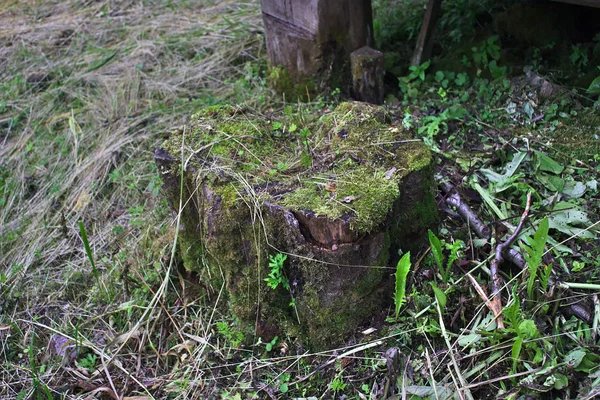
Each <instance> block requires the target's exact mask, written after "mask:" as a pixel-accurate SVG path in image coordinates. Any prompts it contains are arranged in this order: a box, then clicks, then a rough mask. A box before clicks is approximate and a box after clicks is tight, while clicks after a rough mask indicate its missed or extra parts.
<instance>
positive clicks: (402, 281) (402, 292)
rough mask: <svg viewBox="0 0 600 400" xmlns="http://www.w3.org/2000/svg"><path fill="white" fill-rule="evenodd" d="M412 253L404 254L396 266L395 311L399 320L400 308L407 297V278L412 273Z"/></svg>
mask: <svg viewBox="0 0 600 400" xmlns="http://www.w3.org/2000/svg"><path fill="white" fill-rule="evenodd" d="M410 266H411V263H410V252H408V253H406V254H404V255H403V256H402V258H401V259H400V261H398V264H397V265H396V286H395V290H394V309H395V316H396V319H398V315H399V314H400V308H401V307H402V304H404V301H405V296H406V277H407V276H408V272H409V271H410Z"/></svg>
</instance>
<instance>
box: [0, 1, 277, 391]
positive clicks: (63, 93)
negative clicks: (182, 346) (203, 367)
mask: <svg viewBox="0 0 600 400" xmlns="http://www.w3.org/2000/svg"><path fill="white" fill-rule="evenodd" d="M0 10H2V11H0V71H1V72H0V80H1V82H2V86H1V89H0V202H1V203H0V205H1V207H0V272H1V273H2V276H1V280H0V282H1V283H0V285H1V287H0V292H1V294H2V298H1V300H0V328H2V329H1V330H0V343H1V344H2V346H0V349H1V350H0V354H1V355H2V358H3V359H4V360H3V362H6V364H5V368H0V381H1V382H3V384H0V397H3V398H4V397H7V398H14V397H16V396H17V395H18V394H19V393H21V396H23V395H25V394H26V395H27V396H34V397H35V396H39V395H41V394H42V393H43V391H44V390H45V389H44V388H45V387H47V388H49V390H50V391H51V392H53V393H54V391H55V390H58V389H60V388H61V387H64V386H65V385H67V384H68V385H71V387H72V388H73V390H75V389H76V388H77V387H78V386H77V385H79V386H80V387H79V388H78V389H77V390H79V391H82V392H86V391H91V390H95V389H98V388H100V387H104V384H106V387H107V388H109V389H110V390H113V391H114V390H116V391H117V392H118V393H120V394H121V395H122V394H126V393H128V392H142V393H143V392H144V391H145V389H144V388H143V387H142V386H144V387H145V384H144V385H142V386H140V384H139V383H135V380H134V378H127V375H128V374H130V373H131V372H130V371H135V372H136V376H138V377H143V376H148V377H149V376H152V377H153V379H155V382H154V383H153V384H152V385H154V386H152V385H148V387H151V386H152V387H155V389H153V390H154V391H155V393H158V392H157V390H158V386H161V385H162V381H161V380H160V379H159V378H157V377H158V376H160V375H161V374H164V373H170V372H172V371H173V370H172V367H173V365H172V364H171V362H170V361H169V360H168V359H169V357H166V359H167V361H165V363H166V364H162V363H161V360H162V359H163V358H162V356H163V355H164V354H166V352H167V350H166V349H165V348H162V346H165V345H166V343H165V342H163V341H161V340H163V339H168V338H167V337H165V338H162V339H159V341H158V342H155V343H154V346H156V347H155V352H154V354H150V355H148V354H147V353H146V349H147V347H146V346H147V345H148V343H149V342H148V341H149V340H154V339H153V338H150V339H149V336H150V337H152V336H153V335H155V334H154V332H156V336H158V337H160V335H162V334H166V333H167V332H172V331H173V327H174V326H175V327H176V326H178V324H179V322H175V319H174V318H173V316H170V315H169V313H170V311H168V310H167V308H168V306H167V305H166V304H165V303H163V301H166V300H165V299H162V300H161V301H160V302H159V301H158V297H157V296H154V295H155V293H156V291H157V290H159V288H160V290H161V291H162V293H163V294H164V293H165V292H167V291H169V292H170V293H171V294H172V296H174V298H177V297H178V294H177V293H178V292H179V291H181V290H182V287H181V286H179V285H177V287H174V286H173V285H171V286H170V287H167V285H166V283H168V282H171V281H170V280H169V278H170V276H169V274H168V271H171V272H173V271H174V270H175V269H176V268H175V267H174V266H173V265H170V264H169V261H170V252H171V248H172V236H173V235H172V232H173V231H174V228H173V227H172V221H170V218H166V217H167V216H168V211H167V209H166V205H165V204H164V202H163V201H161V197H160V195H159V188H160V179H159V177H158V175H157V173H156V171H155V167H154V164H153V154H152V150H153V148H154V147H155V146H156V144H157V143H158V142H159V141H160V140H161V139H162V137H163V135H164V134H165V132H168V131H169V130H171V129H173V128H176V127H177V126H179V125H181V124H183V123H184V122H185V120H186V118H187V117H188V115H190V114H191V113H192V112H193V111H194V110H195V109H197V108H198V107H201V106H202V105H204V104H210V103H213V102H216V101H221V100H225V99H229V100H232V101H252V99H253V98H256V97H257V96H253V95H252V90H253V89H254V86H255V85H259V86H260V85H261V84H262V82H261V80H260V78H259V77H258V74H253V73H252V71H251V70H250V69H249V68H248V66H247V62H249V61H253V62H254V64H257V63H256V60H258V59H261V60H263V61H264V58H263V51H264V49H263V41H264V40H263V37H262V34H261V29H262V27H261V23H262V21H261V19H260V13H259V10H260V8H259V5H258V2H234V1H219V2H216V1H183V0H181V1H125V0H123V1H110V0H108V1H75V0H67V1H28V2H17V1H2V2H1V3H0ZM231 21H235V22H231ZM262 92H263V94H265V93H266V94H267V95H268V94H269V92H268V91H266V90H265V89H262ZM263 98H264V96H263ZM78 221H83V222H84V224H85V227H86V231H87V235H88V237H89V240H90V243H91V246H92V253H93V257H94V259H95V261H96V265H97V266H98V269H99V271H100V282H101V285H100V286H101V287H100V288H98V287H96V285H95V283H94V282H95V281H94V278H93V275H92V271H91V267H90V264H89V260H88V258H87V255H86V253H85V251H84V249H83V245H82V241H81V238H80V234H79V228H78ZM169 265H170V269H169ZM174 284H175V285H176V284H177V282H174ZM153 300H154V301H153ZM127 301H132V302H133V303H135V304H133V303H131V304H132V305H130V306H129V305H128V304H130V303H126V302H127ZM124 303H125V306H123V304H124ZM120 305H121V307H119V306H120ZM148 307H150V308H148ZM144 310H149V312H148V313H146V317H150V316H151V317H152V319H148V318H145V320H144V321H142V322H143V323H142V325H141V326H142V328H144V329H142V328H139V327H138V329H137V330H136V331H135V332H133V333H134V334H135V335H134V336H133V339H130V340H129V341H127V344H126V346H124V347H123V348H122V349H121V350H120V351H117V352H114V351H115V349H112V348H111V349H109V348H108V347H105V346H107V345H108V343H109V342H110V341H111V340H113V339H114V338H115V337H118V335H119V334H121V333H123V332H127V331H128V330H130V329H131V328H134V327H135V325H134V323H133V322H131V319H128V317H131V318H135V317H140V316H142V315H143V314H142V313H143V311H144ZM196 312H198V311H196ZM175 318H176V319H177V320H178V321H180V322H181V321H184V318H183V316H176V317H175ZM195 321H196V322H193V323H191V322H188V325H189V324H192V325H193V324H196V325H197V324H198V323H199V322H198V321H200V322H201V321H202V319H199V320H195ZM156 324H158V326H156ZM181 324H182V325H183V324H185V322H181ZM180 328H181V329H183V326H181V327H180ZM199 328H200V327H199V326H193V327H192V326H188V327H187V329H183V330H182V331H180V334H179V336H180V339H184V338H183V337H182V336H181V332H184V331H186V332H187V331H189V332H195V331H198V330H199ZM202 330H206V329H205V328H202ZM59 333H60V335H59ZM61 336H62V337H64V338H66V337H69V336H70V337H72V338H73V339H74V341H76V342H78V344H79V345H80V347H81V348H82V349H86V350H85V351H87V352H90V354H93V353H94V352H95V354H96V356H98V357H100V358H98V359H97V363H98V365H97V367H98V366H100V361H101V359H102V357H104V356H106V355H107V354H110V355H111V357H113V358H112V359H106V360H104V362H111V361H112V363H111V366H110V367H109V368H108V370H110V371H111V372H112V374H113V376H112V378H111V377H108V375H107V374H106V373H103V374H102V377H101V378H100V377H95V378H94V377H93V376H91V377H89V376H87V377H86V376H85V374H84V376H83V377H82V376H80V375H81V373H82V372H81V368H80V369H79V371H78V370H77V364H76V363H75V360H72V359H71V358H70V356H68V355H64V354H63V356H64V357H63V361H62V367H60V364H59V366H58V367H56V366H54V367H50V368H51V369H50V370H45V371H42V370H40V369H39V368H46V367H41V365H45V364H44V363H45V361H47V360H48V359H50V358H52V359H54V358H56V357H57V355H56V352H57V351H58V352H59V353H61V350H56V349H57V348H53V347H52V346H53V345H52V342H51V338H56V337H61ZM167 336H168V335H167ZM53 340H54V339H53ZM182 342H183V341H182ZM136 350H137V351H138V352H137V354H135V353H131V352H135V351H136ZM128 352H129V353H128ZM62 353H64V352H62ZM159 355H160V357H159ZM59 356H60V354H59ZM146 357H150V359H147V358H146ZM79 358H80V357H79V356H78V359H79ZM9 360H10V362H9ZM18 360H21V362H18ZM49 365H50V364H49ZM52 365H55V364H52ZM105 371H106V370H105ZM84 378H85V379H84ZM171 378H173V377H171ZM98 379H100V381H102V383H100V381H98ZM139 379H141V378H139ZM95 380H96V381H97V382H95ZM111 380H112V381H114V382H111ZM171 380H172V379H171ZM85 382H87V383H85ZM90 382H92V383H94V382H95V383H94V385H95V386H94V385H92V386H90V385H88V383H90ZM112 384H114V385H115V387H113V386H112ZM94 388H95V389H94ZM161 390H162V389H161ZM69 393H71V392H69ZM107 393H108V392H107ZM44 396H45V394H44Z"/></svg>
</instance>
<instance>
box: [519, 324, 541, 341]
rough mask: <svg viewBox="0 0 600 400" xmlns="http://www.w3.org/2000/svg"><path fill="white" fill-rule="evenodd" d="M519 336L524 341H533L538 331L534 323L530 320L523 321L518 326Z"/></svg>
mask: <svg viewBox="0 0 600 400" xmlns="http://www.w3.org/2000/svg"><path fill="white" fill-rule="evenodd" d="M519 336H520V337H522V338H525V339H533V338H536V337H538V336H539V331H538V329H537V327H536V326H535V322H533V320H531V319H525V320H523V321H521V323H520V324H519Z"/></svg>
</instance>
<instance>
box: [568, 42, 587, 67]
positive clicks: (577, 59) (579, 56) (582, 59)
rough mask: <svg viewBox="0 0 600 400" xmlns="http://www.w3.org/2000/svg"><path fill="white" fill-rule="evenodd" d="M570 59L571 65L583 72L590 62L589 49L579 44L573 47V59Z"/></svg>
mask: <svg viewBox="0 0 600 400" xmlns="http://www.w3.org/2000/svg"><path fill="white" fill-rule="evenodd" d="M569 59H570V60H571V64H573V65H574V66H575V67H577V69H578V70H580V71H583V70H584V69H585V67H587V65H588V61H589V59H588V54H587V49H585V48H584V47H582V46H581V45H579V44H578V45H573V46H571V57H569Z"/></svg>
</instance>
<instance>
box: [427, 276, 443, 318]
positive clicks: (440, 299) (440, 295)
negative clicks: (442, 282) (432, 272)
mask: <svg viewBox="0 0 600 400" xmlns="http://www.w3.org/2000/svg"><path fill="white" fill-rule="evenodd" d="M429 284H430V285H431V288H432V289H433V293H435V298H436V300H437V302H438V303H439V304H440V308H441V309H442V311H444V308H446V293H444V291H443V290H441V289H440V288H438V287H437V286H436V284H435V282H429Z"/></svg>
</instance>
